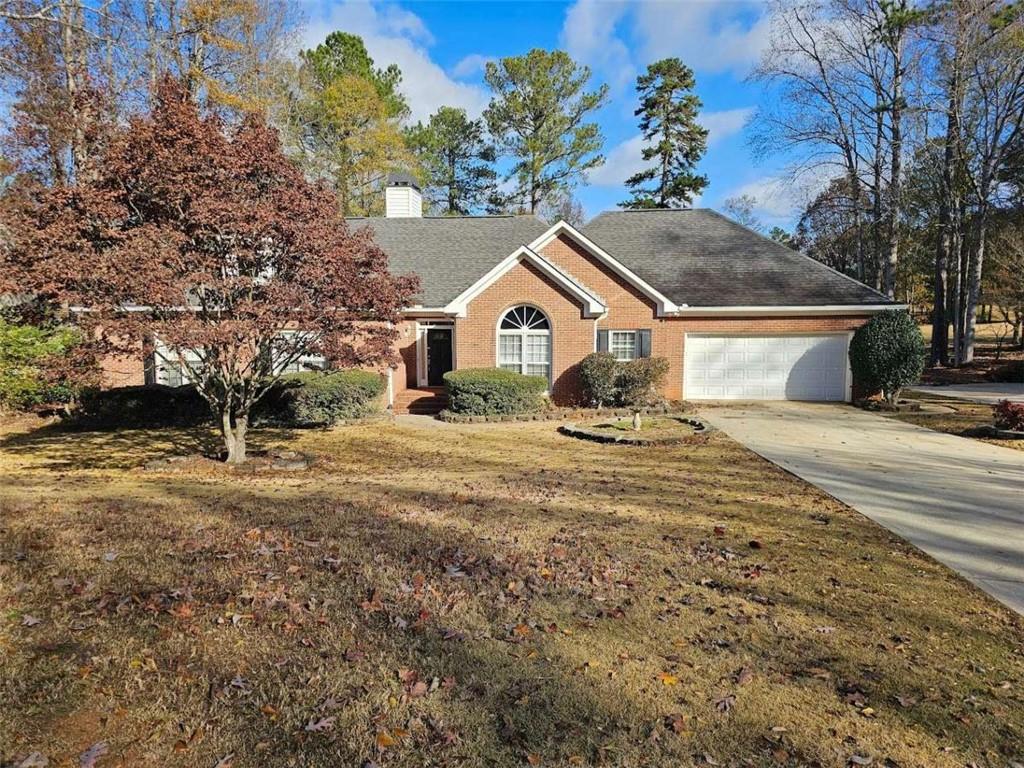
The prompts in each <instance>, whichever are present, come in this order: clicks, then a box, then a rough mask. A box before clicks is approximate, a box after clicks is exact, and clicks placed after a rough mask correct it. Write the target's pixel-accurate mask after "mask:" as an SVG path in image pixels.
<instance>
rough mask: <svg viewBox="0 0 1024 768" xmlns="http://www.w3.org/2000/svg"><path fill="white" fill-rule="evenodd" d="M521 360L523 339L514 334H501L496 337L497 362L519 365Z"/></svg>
mask: <svg viewBox="0 0 1024 768" xmlns="http://www.w3.org/2000/svg"><path fill="white" fill-rule="evenodd" d="M522 360H523V337H522V336H520V335H519V334H515V333H503V334H501V335H500V336H499V337H498V362H499V363H501V365H502V366H503V367H504V364H505V363H520V362H522Z"/></svg>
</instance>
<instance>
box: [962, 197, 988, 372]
mask: <svg viewBox="0 0 1024 768" xmlns="http://www.w3.org/2000/svg"><path fill="white" fill-rule="evenodd" d="M987 230H988V212H987V211H986V210H985V206H981V208H980V209H979V210H978V212H977V220H976V223H975V225H974V238H975V239H974V243H972V245H973V247H974V257H973V258H972V259H971V268H970V271H969V274H968V276H967V278H968V282H967V302H966V306H965V307H964V333H963V341H962V347H963V353H962V355H961V362H963V363H970V362H972V361H973V360H974V332H975V327H976V326H977V323H978V298H979V297H980V296H981V275H982V271H983V270H984V267H985V237H986V235H987V233H988V232H987Z"/></svg>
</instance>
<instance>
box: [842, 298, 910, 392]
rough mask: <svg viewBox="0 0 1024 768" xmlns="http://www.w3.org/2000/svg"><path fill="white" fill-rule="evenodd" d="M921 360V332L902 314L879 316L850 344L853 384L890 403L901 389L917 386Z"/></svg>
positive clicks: (855, 334)
mask: <svg viewBox="0 0 1024 768" xmlns="http://www.w3.org/2000/svg"><path fill="white" fill-rule="evenodd" d="M924 357H925V345H924V338H923V337H922V336H921V329H920V328H918V327H917V323H915V322H914V318H912V317H911V316H910V313H909V312H907V311H905V310H895V309H888V310H885V311H884V312H879V313H878V314H877V315H875V316H874V317H872V318H871V319H870V320H869V321H868V322H867V323H865V324H864V325H862V326H861V327H860V328H858V329H857V332H856V333H854V334H853V339H852V340H851V341H850V367H851V368H852V369H853V378H854V382H856V384H857V386H858V387H861V388H863V389H864V390H866V391H867V392H869V393H872V394H874V393H876V392H880V393H881V394H882V397H883V398H885V400H886V402H889V403H894V402H896V400H898V399H899V396H900V391H901V390H902V389H903V387H906V386H909V385H911V384H916V383H917V381H918V379H919V378H920V376H921V371H923V370H924Z"/></svg>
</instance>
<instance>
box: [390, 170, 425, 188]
mask: <svg viewBox="0 0 1024 768" xmlns="http://www.w3.org/2000/svg"><path fill="white" fill-rule="evenodd" d="M388 186H389V187H412V188H413V189H415V190H417V191H418V190H419V188H420V183H419V182H418V181H417V180H416V177H415V176H413V175H412V174H411V173H392V174H391V175H389V176H388Z"/></svg>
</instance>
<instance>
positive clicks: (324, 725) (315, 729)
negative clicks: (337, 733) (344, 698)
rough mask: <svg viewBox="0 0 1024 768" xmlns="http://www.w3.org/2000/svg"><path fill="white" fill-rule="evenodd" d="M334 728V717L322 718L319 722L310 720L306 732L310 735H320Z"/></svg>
mask: <svg viewBox="0 0 1024 768" xmlns="http://www.w3.org/2000/svg"><path fill="white" fill-rule="evenodd" d="M333 727H334V718H333V717H321V718H320V719H319V720H315V719H314V720H310V721H309V722H308V723H306V727H305V729H304V730H306V731H309V732H310V733H320V732H321V731H329V730H331V728H333Z"/></svg>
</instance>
